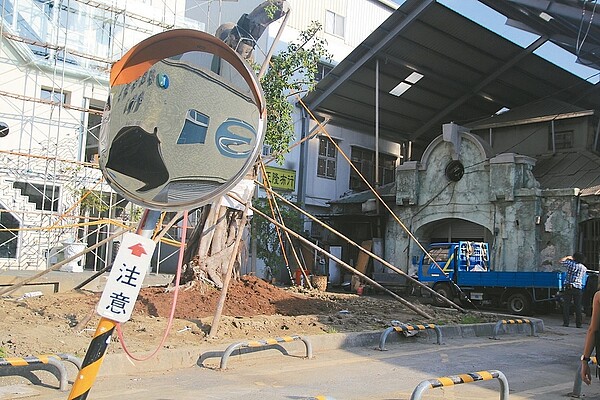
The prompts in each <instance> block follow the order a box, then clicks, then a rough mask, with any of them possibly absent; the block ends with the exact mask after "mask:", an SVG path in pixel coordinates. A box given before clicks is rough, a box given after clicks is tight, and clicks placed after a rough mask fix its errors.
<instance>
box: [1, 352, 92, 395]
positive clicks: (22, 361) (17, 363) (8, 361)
mask: <svg viewBox="0 0 600 400" xmlns="http://www.w3.org/2000/svg"><path fill="white" fill-rule="evenodd" d="M61 361H69V362H71V363H73V364H74V365H75V366H76V367H77V369H80V368H81V360H80V359H78V358H77V357H74V356H71V355H70V354H44V355H41V356H37V357H36V356H29V357H8V358H0V367H27V366H30V365H35V364H48V365H53V366H54V367H56V369H57V370H58V380H59V389H60V390H62V391H65V390H67V384H68V381H67V369H66V368H65V365H64V364H63V363H62V362H61Z"/></svg>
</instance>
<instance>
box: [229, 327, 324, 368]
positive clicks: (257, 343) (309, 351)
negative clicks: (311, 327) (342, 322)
mask: <svg viewBox="0 0 600 400" xmlns="http://www.w3.org/2000/svg"><path fill="white" fill-rule="evenodd" d="M294 340H302V342H304V345H305V346H306V358H309V359H310V358H312V356H313V353H312V344H311V343H310V341H309V340H308V339H307V338H305V337H302V336H298V335H294V336H283V337H276V338H274V339H265V340H252V341H249V342H240V343H233V344H231V345H229V347H227V349H225V352H224V353H223V356H222V357H221V366H220V368H221V369H222V370H224V369H226V368H227V361H228V360H229V356H230V355H231V353H233V351H234V350H236V349H241V348H248V347H253V348H256V347H267V346H273V345H276V344H279V343H288V342H293V341H294Z"/></svg>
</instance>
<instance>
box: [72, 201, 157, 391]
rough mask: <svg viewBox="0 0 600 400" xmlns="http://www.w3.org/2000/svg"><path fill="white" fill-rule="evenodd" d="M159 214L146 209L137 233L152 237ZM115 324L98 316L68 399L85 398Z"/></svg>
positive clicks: (96, 373)
mask: <svg viewBox="0 0 600 400" xmlns="http://www.w3.org/2000/svg"><path fill="white" fill-rule="evenodd" d="M160 214H161V212H160V211H155V210H146V211H145V212H144V215H143V216H142V220H141V221H140V223H139V225H138V229H137V233H138V234H140V235H142V236H144V237H148V238H150V237H152V233H153V232H154V228H155V227H156V224H157V222H158V220H159V217H160ZM116 324H117V323H116V322H115V321H113V320H110V319H108V318H105V317H102V318H100V321H99V322H98V327H97V328H96V331H95V332H94V337H93V338H92V341H91V342H90V346H89V347H88V350H87V353H85V357H84V359H83V363H82V365H81V369H80V370H79V374H78V375H77V378H76V379H75V382H73V387H72V388H71V393H70V394H69V397H68V400H85V399H87V397H88V394H89V393H90V390H91V388H92V385H93V384H94V382H95V381H96V376H97V375H98V371H99V370H100V366H101V365H102V361H104V355H105V353H106V349H107V348H108V345H109V344H110V341H111V338H112V334H113V332H114V330H115V327H116Z"/></svg>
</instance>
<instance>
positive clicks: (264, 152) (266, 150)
mask: <svg viewBox="0 0 600 400" xmlns="http://www.w3.org/2000/svg"><path fill="white" fill-rule="evenodd" d="M271 154H273V147H271V146H270V145H268V144H263V148H262V155H263V156H264V157H267V156H270V155H271Z"/></svg>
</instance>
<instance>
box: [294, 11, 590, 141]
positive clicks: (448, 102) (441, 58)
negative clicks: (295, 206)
mask: <svg viewBox="0 0 600 400" xmlns="http://www.w3.org/2000/svg"><path fill="white" fill-rule="evenodd" d="M545 40H546V39H545V38H542V39H539V40H537V41H535V42H534V43H532V44H531V45H530V46H529V47H527V48H522V47H520V46H518V45H516V44H515V43H513V42H511V41H509V40H507V39H505V38H503V37H502V36H500V35H498V34H496V33H494V32H492V31H490V30H488V29H486V28H484V27H482V26H481V25H478V24H477V23H475V22H473V21H471V20H470V19H468V18H466V17H463V16H461V15H460V14H458V13H456V12H454V11H453V10H451V9H449V8H447V7H445V6H444V5H442V4H439V3H437V2H436V1H434V0H408V1H406V2H405V3H404V4H402V6H401V7H400V8H399V9H398V10H396V11H395V12H394V13H393V14H392V15H391V16H390V17H389V18H388V19H387V20H386V21H384V22H383V24H381V25H380V26H379V28H377V29H376V30H375V31H374V32H373V33H372V34H371V35H370V36H369V37H368V38H367V39H365V40H364V41H363V43H361V44H360V45H359V46H358V47H357V48H356V49H355V50H354V51H353V52H352V53H351V54H350V55H349V56H348V57H347V58H346V59H344V60H343V61H342V62H340V63H339V64H338V65H337V66H336V67H335V68H334V69H333V71H331V72H330V73H329V74H328V75H327V76H326V77H325V78H324V79H322V80H321V82H319V84H318V85H317V87H316V89H315V91H314V92H312V93H310V94H309V95H308V96H306V97H305V99H304V102H305V103H306V104H307V105H308V107H309V108H311V109H312V110H313V111H316V112H317V113H318V114H320V115H322V116H328V117H331V118H332V123H334V124H336V125H339V126H343V127H347V128H350V129H356V130H362V131H366V132H372V131H373V127H374V126H375V68H376V67H375V65H376V60H379V71H380V74H379V77H380V78H379V88H380V91H379V107H380V113H379V119H380V129H379V130H380V135H381V137H382V138H387V139H390V140H394V141H402V140H405V139H410V140H413V141H414V142H415V148H416V150H417V152H418V150H419V149H423V148H424V147H425V146H426V145H427V144H428V143H429V142H430V141H431V140H432V139H433V138H434V137H436V136H437V135H439V134H440V132H441V126H442V124H444V123H447V122H456V123H458V124H461V125H466V124H468V123H470V122H472V121H478V120H481V119H483V118H486V117H489V116H491V115H494V114H495V113H496V112H497V111H498V110H500V109H502V108H503V107H506V108H509V109H514V108H517V107H519V106H522V105H525V104H530V103H533V102H536V101H539V100H540V99H544V98H555V99H557V100H561V101H563V102H565V103H568V104H571V105H574V106H576V107H578V108H580V109H583V110H590V109H594V108H596V107H597V106H598V104H600V93H599V92H600V91H599V90H595V89H596V87H595V86H594V85H593V84H591V83H589V82H587V81H585V80H584V79H581V78H579V77H577V76H576V75H574V74H571V73H569V72H568V71H565V70H564V69H562V68H560V67H558V66H556V65H555V64H552V63H551V62H549V61H546V60H544V59H543V58H541V57H539V56H537V55H535V54H533V51H535V50H536V49H537V48H539V46H541V45H542V44H543V43H544V42H545ZM413 71H417V72H419V73H420V74H422V75H423V78H422V79H421V80H419V81H418V82H417V83H416V84H414V85H413V86H412V87H411V88H410V89H409V90H408V91H406V92H405V93H404V94H403V95H401V96H400V97H397V96H394V95H391V94H389V93H388V92H389V91H390V90H391V89H392V88H394V87H395V86H396V85H397V84H398V83H399V82H402V81H403V80H404V79H405V78H406V77H407V76H409V74H410V73H412V72H413Z"/></svg>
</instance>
